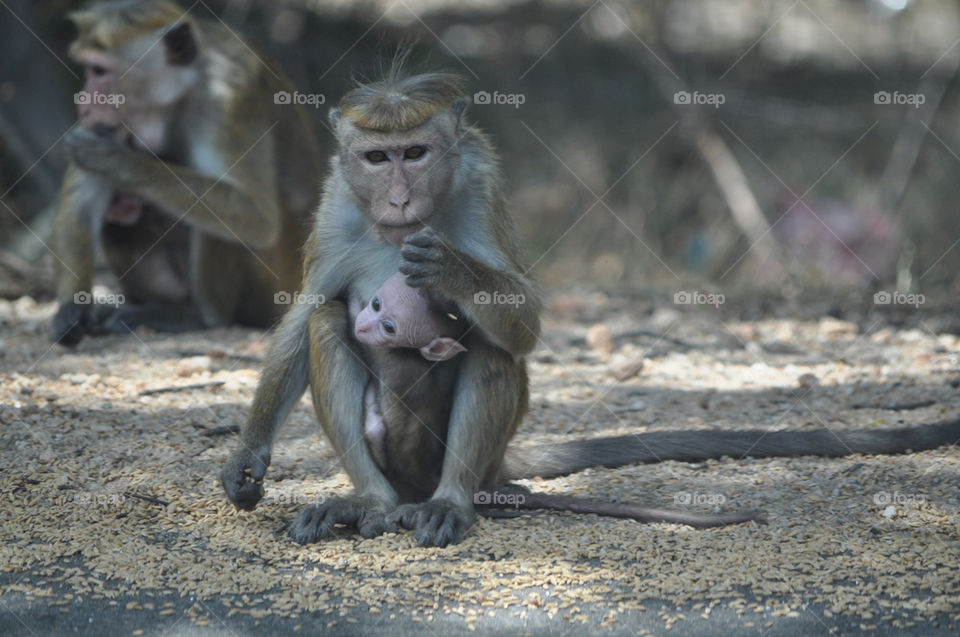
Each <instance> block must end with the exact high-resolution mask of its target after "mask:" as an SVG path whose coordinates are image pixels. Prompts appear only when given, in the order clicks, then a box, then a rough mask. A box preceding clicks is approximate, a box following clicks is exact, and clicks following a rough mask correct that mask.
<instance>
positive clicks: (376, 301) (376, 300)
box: [370, 296, 380, 312]
mask: <svg viewBox="0 0 960 637" xmlns="http://www.w3.org/2000/svg"><path fill="white" fill-rule="evenodd" d="M370 307H372V308H373V311H374V312H379V311H380V297H379V296H375V297H373V300H372V301H370Z"/></svg>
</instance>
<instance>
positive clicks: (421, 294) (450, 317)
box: [354, 272, 467, 362]
mask: <svg viewBox="0 0 960 637" xmlns="http://www.w3.org/2000/svg"><path fill="white" fill-rule="evenodd" d="M443 305H445V304H444V303H443V302H442V301H441V300H440V299H437V298H436V296H435V295H434V294H431V293H430V291H429V290H427V289H425V288H412V287H410V286H409V285H407V282H406V277H405V276H404V275H402V274H401V273H399V272H397V273H396V274H394V275H393V276H392V277H390V278H389V279H387V280H386V281H384V282H383V285H381V286H380V289H378V290H377V291H376V292H374V294H373V298H372V299H370V302H369V303H367V305H366V306H364V308H363V309H362V310H360V313H359V314H357V318H356V320H355V321H354V332H355V334H356V335H357V340H358V341H360V342H361V343H363V344H364V345H369V346H370V347H413V348H416V349H418V350H420V354H421V356H423V357H424V358H425V359H427V360H428V361H437V362H439V361H445V360H449V359H451V358H453V357H454V356H456V355H457V354H459V353H460V352H465V351H467V348H466V347H464V346H463V345H461V344H460V342H459V341H458V340H457V338H459V336H462V334H463V331H464V322H463V321H462V320H461V319H460V317H458V316H457V315H456V314H454V313H453V312H449V311H446V310H445V309H444V307H443Z"/></svg>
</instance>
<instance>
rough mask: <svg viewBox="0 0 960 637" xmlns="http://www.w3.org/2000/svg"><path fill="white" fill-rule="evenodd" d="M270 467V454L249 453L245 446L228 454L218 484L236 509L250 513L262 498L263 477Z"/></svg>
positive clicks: (262, 452)
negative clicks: (228, 456)
mask: <svg viewBox="0 0 960 637" xmlns="http://www.w3.org/2000/svg"><path fill="white" fill-rule="evenodd" d="M269 466H270V452H269V451H267V450H262V451H260V452H254V451H251V450H250V449H249V448H247V447H245V446H241V447H240V448H239V449H237V450H236V451H234V452H233V453H232V454H230V458H228V459H227V464H226V465H225V466H224V467H223V470H221V471H220V484H222V485H223V490H224V491H226V492H227V497H228V498H230V501H231V502H233V503H234V504H235V505H236V506H237V508H238V509H243V510H244V511H252V510H253V508H254V507H256V506H257V502H259V501H260V499H261V498H262V497H263V476H265V475H266V473H267V467H269Z"/></svg>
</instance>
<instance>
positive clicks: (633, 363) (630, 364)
mask: <svg viewBox="0 0 960 637" xmlns="http://www.w3.org/2000/svg"><path fill="white" fill-rule="evenodd" d="M643 363H644V361H643V357H642V356H638V357H637V358H634V359H631V360H629V361H627V362H625V363H621V364H619V365H616V366H614V367H613V368H612V369H611V370H610V374H611V375H613V377H614V378H616V379H617V380H620V381H623V380H629V379H631V378H633V377H634V376H636V375H637V374H639V373H640V372H641V371H642V370H643Z"/></svg>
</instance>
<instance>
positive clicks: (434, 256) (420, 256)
mask: <svg viewBox="0 0 960 637" xmlns="http://www.w3.org/2000/svg"><path fill="white" fill-rule="evenodd" d="M400 256H402V257H403V258H404V260H406V261H416V262H421V261H440V260H441V259H442V258H443V252H442V251H441V250H440V248H436V247H428V248H420V247H417V246H411V245H405V246H403V247H402V248H400Z"/></svg>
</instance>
